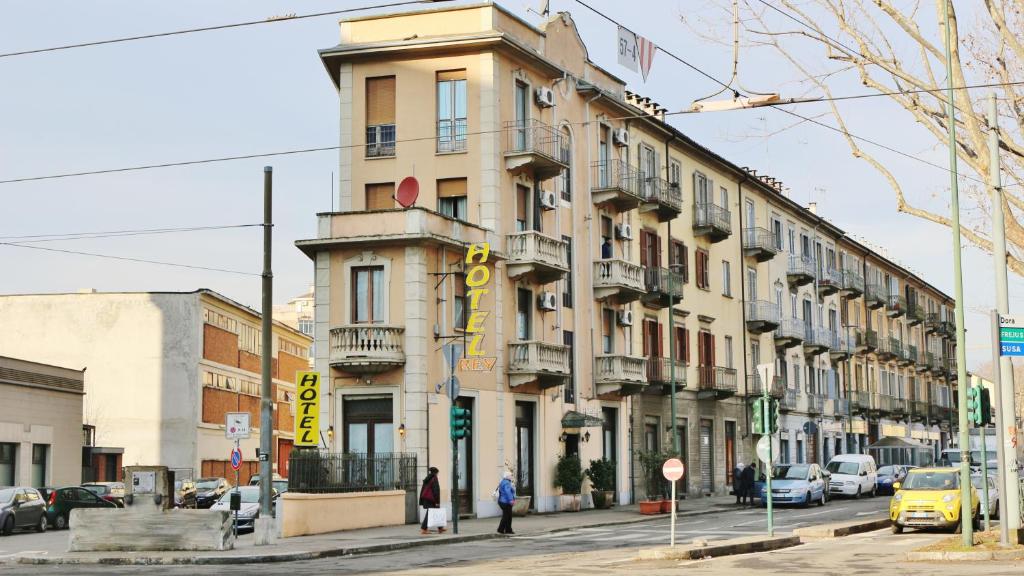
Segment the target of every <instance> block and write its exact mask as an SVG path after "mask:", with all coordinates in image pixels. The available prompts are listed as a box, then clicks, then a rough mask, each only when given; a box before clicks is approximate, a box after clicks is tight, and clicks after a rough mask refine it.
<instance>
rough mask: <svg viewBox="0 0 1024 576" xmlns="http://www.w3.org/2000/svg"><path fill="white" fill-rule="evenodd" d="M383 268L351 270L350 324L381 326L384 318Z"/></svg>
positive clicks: (365, 267)
mask: <svg viewBox="0 0 1024 576" xmlns="http://www.w3.org/2000/svg"><path fill="white" fill-rule="evenodd" d="M385 298H387V294H385V293H384V267H383V266H363V267H359V268H353V269H352V322H353V323H355V324H382V323H383V322H384V321H385V318H384V299H385Z"/></svg>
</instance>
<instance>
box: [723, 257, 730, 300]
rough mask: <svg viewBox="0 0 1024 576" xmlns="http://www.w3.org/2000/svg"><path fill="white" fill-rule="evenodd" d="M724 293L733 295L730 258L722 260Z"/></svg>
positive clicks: (724, 294)
mask: <svg viewBox="0 0 1024 576" xmlns="http://www.w3.org/2000/svg"><path fill="white" fill-rule="evenodd" d="M722 295H723V296H730V297H731V296H732V267H731V266H730V264H729V261H728V260H722Z"/></svg>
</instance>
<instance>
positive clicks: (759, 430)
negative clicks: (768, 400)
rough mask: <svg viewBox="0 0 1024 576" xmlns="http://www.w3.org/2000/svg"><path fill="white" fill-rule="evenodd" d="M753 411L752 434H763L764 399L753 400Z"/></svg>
mask: <svg viewBox="0 0 1024 576" xmlns="http://www.w3.org/2000/svg"><path fill="white" fill-rule="evenodd" d="M753 411H754V414H753V416H754V417H753V427H754V434H764V433H765V427H764V398H755V399H754V406H753Z"/></svg>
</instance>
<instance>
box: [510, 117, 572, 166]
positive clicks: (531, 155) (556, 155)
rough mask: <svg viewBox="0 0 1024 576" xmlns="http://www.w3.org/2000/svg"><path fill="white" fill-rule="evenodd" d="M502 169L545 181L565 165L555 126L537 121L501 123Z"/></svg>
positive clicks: (565, 154) (562, 140)
mask: <svg viewBox="0 0 1024 576" xmlns="http://www.w3.org/2000/svg"><path fill="white" fill-rule="evenodd" d="M504 128H505V168H506V169H507V170H509V171H511V172H513V173H521V172H531V173H532V174H533V176H534V177H535V178H536V179H537V180H547V179H549V178H553V177H555V176H558V175H559V174H561V173H562V170H565V169H566V168H568V158H569V150H568V147H567V145H566V142H565V138H564V137H563V136H562V134H561V133H560V132H559V130H558V129H556V128H554V127H552V126H548V125H547V124H545V123H543V122H541V121H540V120H537V119H534V118H531V119H529V120H511V121H508V122H505V125H504Z"/></svg>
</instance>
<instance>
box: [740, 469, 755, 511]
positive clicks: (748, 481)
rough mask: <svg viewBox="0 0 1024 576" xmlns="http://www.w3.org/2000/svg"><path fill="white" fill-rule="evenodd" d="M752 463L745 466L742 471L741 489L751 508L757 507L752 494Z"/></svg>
mask: <svg viewBox="0 0 1024 576" xmlns="http://www.w3.org/2000/svg"><path fill="white" fill-rule="evenodd" d="M754 474H755V473H754V463H753V462H751V463H750V464H747V467H746V468H744V469H743V474H742V476H743V489H744V491H745V493H746V496H747V498H748V499H749V500H750V505H751V506H757V501H756V500H755V497H756V496H755V494H754Z"/></svg>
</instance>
